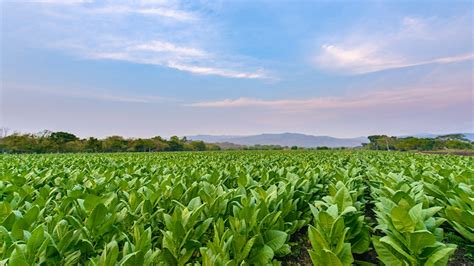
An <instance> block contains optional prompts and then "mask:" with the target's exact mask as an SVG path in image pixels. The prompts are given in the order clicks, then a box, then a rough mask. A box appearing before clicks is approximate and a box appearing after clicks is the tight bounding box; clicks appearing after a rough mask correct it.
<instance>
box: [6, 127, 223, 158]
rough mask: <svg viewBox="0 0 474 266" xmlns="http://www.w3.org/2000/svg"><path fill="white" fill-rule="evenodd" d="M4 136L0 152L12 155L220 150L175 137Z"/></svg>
mask: <svg viewBox="0 0 474 266" xmlns="http://www.w3.org/2000/svg"><path fill="white" fill-rule="evenodd" d="M2 135H3V136H0V151H1V152H4V153H5V152H8V153H58V152H60V153H64V152H156V151H208V150H220V147H219V146H218V145H216V144H209V143H204V142H203V141H192V140H187V139H186V137H183V138H179V137H177V136H172V137H171V138H169V139H164V138H162V137H160V136H156V137H153V138H124V137H121V136H110V137H107V138H104V139H98V138H94V137H90V138H84V139H81V138H79V137H77V136H76V135H74V134H72V133H69V132H62V131H59V132H51V131H43V132H40V133H37V134H20V133H14V134H11V135H8V134H2Z"/></svg>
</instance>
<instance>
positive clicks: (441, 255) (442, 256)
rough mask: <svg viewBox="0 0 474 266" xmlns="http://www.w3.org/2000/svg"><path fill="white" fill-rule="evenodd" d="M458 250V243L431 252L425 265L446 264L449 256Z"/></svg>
mask: <svg viewBox="0 0 474 266" xmlns="http://www.w3.org/2000/svg"><path fill="white" fill-rule="evenodd" d="M455 250H456V245H451V246H450V247H446V248H442V249H439V250H437V251H436V252H435V253H433V254H431V255H430V256H429V258H428V260H427V261H426V263H425V266H435V265H446V263H447V262H448V259H449V256H450V255H451V254H453V253H454V251H455Z"/></svg>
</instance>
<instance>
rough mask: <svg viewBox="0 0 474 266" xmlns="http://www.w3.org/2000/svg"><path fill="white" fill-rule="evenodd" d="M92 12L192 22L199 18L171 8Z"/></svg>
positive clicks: (94, 10) (135, 8)
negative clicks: (139, 15) (159, 17)
mask: <svg viewBox="0 0 474 266" xmlns="http://www.w3.org/2000/svg"><path fill="white" fill-rule="evenodd" d="M91 12H94V13H99V14H100V13H102V14H127V13H129V14H133V13H135V14H142V15H149V16H161V17H165V18H171V19H174V20H178V21H192V20H196V19H197V17H196V16H195V15H194V14H193V13H191V12H185V11H182V10H178V9H175V8H170V7H148V8H143V7H130V6H108V7H104V8H96V9H92V10H91Z"/></svg>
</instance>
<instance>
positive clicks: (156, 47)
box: [128, 41, 208, 57]
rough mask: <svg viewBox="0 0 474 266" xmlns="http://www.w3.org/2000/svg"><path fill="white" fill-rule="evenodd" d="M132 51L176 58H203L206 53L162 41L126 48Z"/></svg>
mask: <svg viewBox="0 0 474 266" xmlns="http://www.w3.org/2000/svg"><path fill="white" fill-rule="evenodd" d="M128 49H129V50H132V51H149V52H169V53H174V54H176V55H178V56H189V57H204V56H207V55H208V53H206V52H205V51H203V50H201V49H197V48H193V47H184V46H177V45H175V44H173V43H169V42H163V41H151V42H148V43H142V44H137V45H134V46H131V47H129V48H128Z"/></svg>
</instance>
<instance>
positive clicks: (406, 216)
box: [0, 151, 474, 265]
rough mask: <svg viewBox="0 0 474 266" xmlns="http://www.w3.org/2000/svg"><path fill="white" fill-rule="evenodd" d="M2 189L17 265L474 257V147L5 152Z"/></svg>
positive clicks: (2, 231) (0, 207)
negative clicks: (462, 152) (457, 151)
mask: <svg viewBox="0 0 474 266" xmlns="http://www.w3.org/2000/svg"><path fill="white" fill-rule="evenodd" d="M0 199H1V202H0V239H1V242H2V243H3V245H2V247H1V249H0V261H1V262H2V263H8V264H10V265H27V264H37V263H48V264H49V263H51V264H61V265H64V264H77V263H81V264H88V265H114V264H116V263H120V264H121V265H151V264H159V263H163V264H167V265H184V264H186V263H198V264H202V265H240V264H244V265H249V264H251V265H267V264H276V265H278V264H280V263H282V264H285V265H296V264H297V263H300V264H310V263H311V260H312V262H313V264H316V265H318V264H319V265H323V264H326V265H350V264H351V263H359V264H360V263H362V262H367V263H374V264H379V263H381V262H383V263H385V264H386V265H446V264H447V263H449V264H451V265H462V263H465V264H466V265H472V259H473V257H472V252H473V250H474V247H473V242H474V224H473V223H474V157H461V156H459V157H458V156H449V155H424V154H413V153H398V152H376V151H233V152H178V153H134V154H130V153H128V154H127V153H117V154H53V155H51V154H45V155H0ZM448 259H449V261H448Z"/></svg>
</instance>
